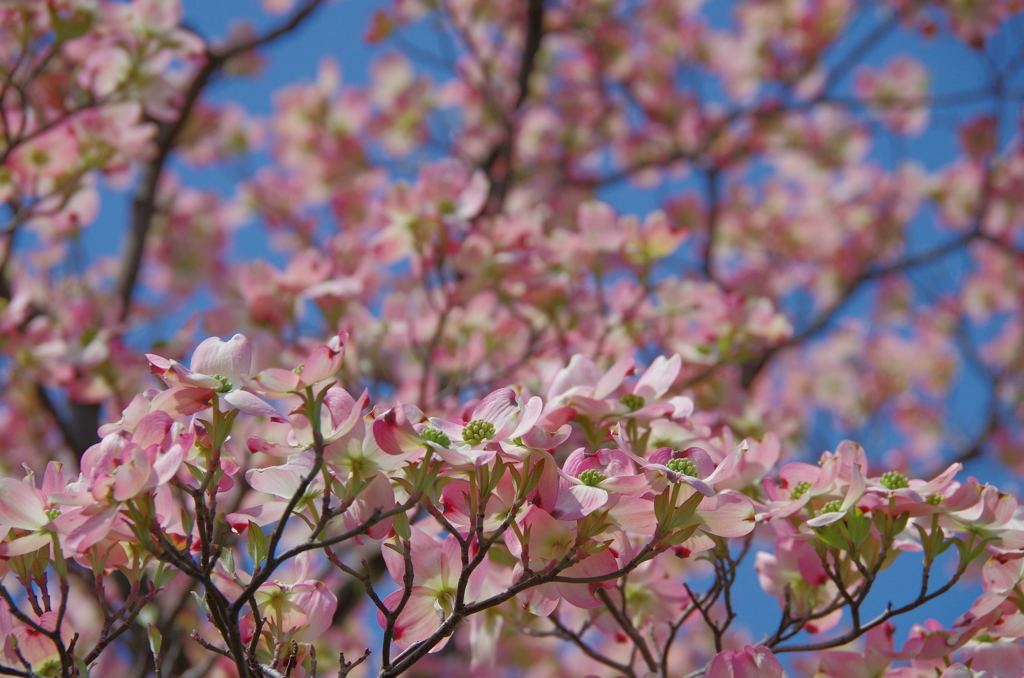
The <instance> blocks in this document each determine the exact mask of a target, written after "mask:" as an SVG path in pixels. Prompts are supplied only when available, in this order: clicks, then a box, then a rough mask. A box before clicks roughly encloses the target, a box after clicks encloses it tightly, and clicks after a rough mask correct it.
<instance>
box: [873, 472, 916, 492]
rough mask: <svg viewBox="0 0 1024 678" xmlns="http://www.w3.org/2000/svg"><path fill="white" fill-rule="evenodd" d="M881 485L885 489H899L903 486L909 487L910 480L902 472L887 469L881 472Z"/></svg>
mask: <svg viewBox="0 0 1024 678" xmlns="http://www.w3.org/2000/svg"><path fill="white" fill-rule="evenodd" d="M880 482H881V483H882V487H884V488H885V489H887V490H899V489H902V488H904V487H910V481H908V480H907V477H906V476H905V475H903V474H902V473H897V472H896V471H887V472H885V473H883V474H882V480H881V481H880Z"/></svg>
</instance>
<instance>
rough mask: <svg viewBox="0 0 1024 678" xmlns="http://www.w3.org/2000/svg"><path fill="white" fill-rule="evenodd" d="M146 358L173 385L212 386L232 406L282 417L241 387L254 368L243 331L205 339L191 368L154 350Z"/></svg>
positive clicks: (194, 355) (250, 350)
mask: <svg viewBox="0 0 1024 678" xmlns="http://www.w3.org/2000/svg"><path fill="white" fill-rule="evenodd" d="M146 358H147V359H148V360H149V364H150V371H151V372H153V374H156V375H159V376H160V378H161V379H163V380H164V382H165V383H167V384H168V385H170V386H186V387H192V388H198V389H204V390H209V391H211V392H212V393H215V394H217V395H219V396H220V397H221V398H222V399H223V400H224V401H225V402H227V403H228V404H230V405H231V406H232V407H237V408H238V409H239V410H241V411H242V412H245V413H246V414H251V415H254V416H257V417H270V418H272V419H279V418H280V416H281V415H280V414H279V413H278V412H277V410H275V409H274V408H273V407H271V406H270V405H268V404H267V403H265V402H263V401H262V400H260V399H259V398H257V397H256V396H254V395H253V394H251V393H248V392H246V391H242V390H240V389H241V388H242V386H243V385H244V384H243V381H244V379H246V378H248V376H249V371H250V370H251V369H252V347H251V346H250V345H249V340H248V339H246V338H245V336H243V335H241V334H236V335H235V336H233V337H231V339H230V340H228V341H221V340H220V339H219V338H218V337H210V338H209V339H206V340H204V341H203V342H202V343H201V344H199V346H197V347H196V350H195V352H194V353H193V354H192V362H191V363H190V365H189V367H188V368H186V367H185V366H183V365H182V364H181V363H179V362H178V361H176V360H168V359H167V358H163V357H161V356H158V355H154V354H152V353H147V354H146ZM204 392H205V391H204Z"/></svg>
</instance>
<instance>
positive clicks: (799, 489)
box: [789, 480, 811, 499]
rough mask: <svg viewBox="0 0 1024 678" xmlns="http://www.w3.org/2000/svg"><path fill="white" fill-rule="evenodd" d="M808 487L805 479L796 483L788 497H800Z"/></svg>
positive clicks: (809, 487)
mask: <svg viewBox="0 0 1024 678" xmlns="http://www.w3.org/2000/svg"><path fill="white" fill-rule="evenodd" d="M809 489H811V484H810V483H809V482H807V481H806V480H805V481H804V482H802V483H797V484H796V487H794V488H793V491H792V492H790V493H789V498H790V499H799V498H800V497H802V496H804V493H805V492H807V490H809Z"/></svg>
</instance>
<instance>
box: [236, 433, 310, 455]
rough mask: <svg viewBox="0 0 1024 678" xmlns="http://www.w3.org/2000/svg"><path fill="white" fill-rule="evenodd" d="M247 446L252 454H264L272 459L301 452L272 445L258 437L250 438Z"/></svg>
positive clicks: (287, 447)
mask: <svg viewBox="0 0 1024 678" xmlns="http://www.w3.org/2000/svg"><path fill="white" fill-rule="evenodd" d="M245 444H246V445H247V446H248V447H249V451H250V452H262V453H263V454H267V455H270V456H271V457H290V456H291V455H293V454H295V453H296V452H298V451H299V450H298V449H296V448H294V447H291V446H290V445H282V444H281V443H272V442H270V441H268V440H264V439H263V438H260V437H258V436H249V439H248V440H246V441H245Z"/></svg>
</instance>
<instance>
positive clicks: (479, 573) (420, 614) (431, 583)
mask: <svg viewBox="0 0 1024 678" xmlns="http://www.w3.org/2000/svg"><path fill="white" fill-rule="evenodd" d="M409 548H410V552H409V559H410V560H409V562H410V564H411V565H412V570H413V586H412V588H411V589H410V593H409V599H408V600H407V601H406V604H405V607H403V608H402V611H401V613H399V615H398V618H397V620H396V623H395V629H394V636H393V640H394V643H395V645H397V646H398V647H400V648H406V647H408V646H410V645H412V644H413V643H416V642H418V641H421V640H424V639H426V638H429V637H430V635H431V634H433V633H434V631H436V630H437V628H438V627H439V626H440V625H441V622H442V621H444V619H445V618H446V617H447V616H448V615H449V614H450V613H451V611H452V610H453V609H454V604H455V594H456V591H457V589H458V583H459V577H460V576H461V575H462V570H463V565H462V556H461V548H460V546H459V542H458V541H457V540H456V539H455V537H453V536H451V535H448V537H447V538H445V539H441V538H439V537H434V536H431V535H429V534H427V533H426V532H424V531H423V530H421V529H420V528H418V527H413V528H412V536H411V538H410V540H409ZM381 552H382V553H383V554H384V562H385V563H387V567H388V572H390V573H391V578H392V579H394V580H395V582H397V583H398V584H399V585H400V586H401V584H402V582H403V580H404V577H405V567H406V566H405V559H404V557H403V556H402V554H401V553H400V552H399V551H397V550H395V548H393V545H392V544H387V543H386V544H385V545H384V547H383V548H382V549H381ZM475 554H476V547H475V546H473V547H471V549H470V557H471V558H472V557H473V556H474V555H475ZM487 563H488V561H487V559H486V558H485V559H484V560H483V562H481V563H480V566H479V567H477V568H476V569H475V570H473V573H472V574H471V575H469V585H468V586H467V588H466V601H467V602H473V601H474V600H476V597H477V596H478V595H479V594H480V590H481V587H482V585H483V583H484V579H485V578H486V577H487ZM404 595H405V591H404V589H401V588H400V589H399V590H398V591H395V592H394V593H392V594H391V595H389V596H388V597H387V598H385V599H384V601H383V602H384V605H385V606H386V607H387V608H388V609H389V610H394V609H396V608H397V607H398V604H399V601H401V600H402V598H403V596H404ZM377 622H378V623H379V624H380V625H381V628H384V627H385V626H386V624H387V620H386V619H385V617H384V614H383V613H382V612H379V611H378V612H377ZM443 646H444V642H442V643H439V644H438V645H436V646H435V647H434V649H433V650H432V651H435V652H436V651H437V650H440V649H441V648H442V647H443Z"/></svg>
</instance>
